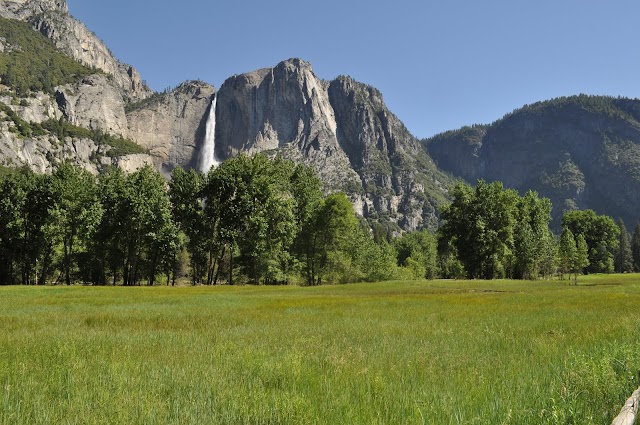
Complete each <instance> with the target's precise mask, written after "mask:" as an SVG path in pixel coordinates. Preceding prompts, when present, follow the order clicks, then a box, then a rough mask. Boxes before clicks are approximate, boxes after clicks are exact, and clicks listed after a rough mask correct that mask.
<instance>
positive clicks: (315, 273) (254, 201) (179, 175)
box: [0, 155, 396, 286]
mask: <svg viewBox="0 0 640 425" xmlns="http://www.w3.org/2000/svg"><path fill="white" fill-rule="evenodd" d="M395 263H396V257H395V251H394V249H393V247H392V246H391V245H390V244H389V243H386V242H384V243H381V244H377V243H375V242H374V240H373V238H372V237H371V235H370V231H369V230H368V227H367V226H366V224H365V223H364V222H363V221H362V220H360V219H359V218H358V217H357V216H356V214H355V213H354V210H353V207H352V205H351V203H350V201H349V199H348V198H347V197H346V195H345V194H343V193H337V194H331V195H328V196H325V195H324V194H323V191H322V185H321V182H320V180H319V179H318V177H317V176H316V175H315V173H313V172H312V171H311V170H310V169H309V168H307V167H305V166H301V165H297V166H296V165H294V164H293V163H292V162H290V161H285V160H282V159H275V160H271V159H268V158H267V157H265V156H263V155H255V156H252V157H249V156H246V155H240V156H238V157H236V158H233V159H230V160H228V161H225V162H224V163H223V164H221V165H220V166H219V167H218V168H216V169H212V170H211V171H210V172H209V173H208V174H207V175H203V174H200V173H198V172H196V171H194V170H190V171H184V170H183V169H181V168H177V169H176V170H174V172H173V175H172V178H171V180H170V181H169V182H167V181H166V180H165V179H164V178H163V177H162V175H161V174H160V173H159V172H157V171H156V170H155V169H153V168H152V167H150V166H146V167H144V168H141V169H139V170H138V171H136V172H134V173H131V174H125V173H124V172H122V171H121V170H119V169H118V168H109V169H108V170H106V171H105V172H104V173H102V174H100V175H99V176H97V177H96V176H93V175H92V174H90V173H89V172H88V171H86V170H84V169H83V168H81V167H79V166H76V165H72V164H70V163H63V164H61V165H59V166H58V167H57V168H56V169H55V170H54V171H53V172H52V173H51V174H35V173H33V172H32V171H30V170H29V169H27V168H23V169H19V170H16V171H14V172H9V173H6V174H4V175H3V176H1V177H0V284H46V283H66V284H71V283H76V282H80V283H88V284H96V285H106V284H113V285H115V284H122V285H125V286H130V285H139V284H148V285H153V284H155V283H157V282H158V280H159V279H164V280H163V281H166V283H174V282H175V281H176V279H177V278H181V277H185V276H186V277H188V278H189V279H190V281H191V283H193V284H218V283H227V284H234V283H254V284H284V283H300V284H307V285H319V284H322V283H341V282H356V281H362V280H371V281H373V280H384V279H389V278H391V277H392V274H393V273H395V268H396V266H395Z"/></svg>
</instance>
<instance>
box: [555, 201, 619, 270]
mask: <svg viewBox="0 0 640 425" xmlns="http://www.w3.org/2000/svg"><path fill="white" fill-rule="evenodd" d="M562 223H563V225H564V226H566V227H568V228H569V229H570V230H571V232H572V233H573V235H574V236H575V237H576V242H577V239H578V235H582V236H583V237H584V239H585V241H586V243H587V246H588V249H589V265H588V267H587V268H586V271H587V272H588V273H611V272H612V271H613V265H614V262H613V254H614V252H615V251H616V250H617V249H618V243H619V242H618V237H619V234H620V229H619V228H618V226H617V225H616V223H615V222H614V221H613V219H612V218H611V217H608V216H606V215H597V214H596V213H595V212H594V211H593V210H580V211H569V212H567V213H565V215H564V217H563V218H562Z"/></svg>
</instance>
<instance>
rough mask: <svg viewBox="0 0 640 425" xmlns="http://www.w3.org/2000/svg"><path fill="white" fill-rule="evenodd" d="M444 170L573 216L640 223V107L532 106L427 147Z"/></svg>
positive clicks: (567, 102) (633, 103)
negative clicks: (538, 199)
mask: <svg viewBox="0 0 640 425" xmlns="http://www.w3.org/2000/svg"><path fill="white" fill-rule="evenodd" d="M426 145H427V146H428V150H429V152H430V154H431V156H432V157H433V158H434V159H435V160H436V162H437V164H438V165H439V166H440V167H441V168H443V169H444V170H446V171H449V172H451V173H453V174H455V175H457V176H459V177H462V178H464V179H466V180H468V181H471V182H475V180H476V179H478V178H482V179H484V180H487V181H495V180H500V181H502V182H503V183H504V184H505V186H507V187H511V188H515V189H518V190H519V191H520V192H523V191H526V190H529V189H533V190H536V191H538V192H539V193H540V194H541V195H542V196H545V197H548V198H550V199H551V201H552V203H553V205H554V209H553V217H554V220H555V224H556V225H558V223H559V222H560V218H561V217H562V214H563V213H564V212H565V211H567V210H571V209H576V208H580V209H583V208H591V209H594V210H596V211H597V212H598V213H600V214H607V215H611V216H613V217H614V218H618V217H621V218H623V219H624V220H625V222H627V223H628V224H629V225H634V223H636V222H637V221H638V219H640V214H639V211H640V100H631V99H615V98H607V97H596V96H575V97H569V98H561V99H555V100H552V101H548V102H541V103H538V104H535V105H531V106H526V107H524V108H522V109H520V110H518V111H515V112H513V113H512V114H510V115H508V116H506V117H505V118H503V119H501V120H499V121H497V122H496V123H494V124H492V125H490V126H480V127H475V128H468V127H467V128H463V129H461V130H458V131H453V132H448V133H444V134H442V135H438V136H435V137H434V138H432V139H430V140H427V141H426Z"/></svg>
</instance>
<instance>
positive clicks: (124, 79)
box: [0, 0, 153, 100]
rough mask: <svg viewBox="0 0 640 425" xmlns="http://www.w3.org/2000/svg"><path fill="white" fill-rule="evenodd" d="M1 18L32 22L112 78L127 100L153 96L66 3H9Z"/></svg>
mask: <svg viewBox="0 0 640 425" xmlns="http://www.w3.org/2000/svg"><path fill="white" fill-rule="evenodd" d="M0 16H3V17H5V18H9V19H19V20H22V21H28V22H30V23H31V24H32V25H33V27H34V28H35V29H36V30H38V31H40V32H41V33H42V34H43V35H45V36H46V37H47V38H49V39H51V40H52V41H53V42H54V44H55V45H56V47H58V48H59V49H60V50H62V51H63V52H65V53H66V54H67V55H68V56H70V57H72V58H74V59H76V60H77V61H79V62H81V63H82V64H84V65H86V66H88V67H91V68H96V69H99V70H101V71H104V72H105V73H107V74H109V75H111V76H112V78H113V80H114V81H115V83H116V85H117V87H118V88H119V89H120V90H121V91H122V93H123V95H124V96H126V97H127V98H129V99H132V100H137V99H145V98H147V97H149V96H151V94H152V93H153V92H152V91H151V89H149V88H148V87H146V86H145V85H144V84H143V83H142V80H141V79H140V75H139V74H138V71H137V70H136V69H135V68H133V67H131V66H129V65H125V64H122V63H120V62H119V61H118V60H117V59H116V58H115V57H114V56H113V55H112V54H111V52H110V51H109V49H108V48H107V46H105V44H104V43H103V42H102V41H101V40H100V39H99V38H98V37H96V36H95V34H93V33H92V32H91V31H89V30H88V29H87V27H86V26H85V25H84V24H83V23H82V22H80V21H78V20H76V19H75V18H73V17H72V16H71V15H70V14H69V9H68V7H67V4H66V2H65V0H6V1H3V2H2V3H0Z"/></svg>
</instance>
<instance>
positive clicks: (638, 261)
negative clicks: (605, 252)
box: [631, 223, 640, 272]
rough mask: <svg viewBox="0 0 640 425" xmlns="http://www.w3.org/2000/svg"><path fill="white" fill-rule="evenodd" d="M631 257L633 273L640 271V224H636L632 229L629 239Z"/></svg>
mask: <svg viewBox="0 0 640 425" xmlns="http://www.w3.org/2000/svg"><path fill="white" fill-rule="evenodd" d="M631 257H632V260H633V271H634V272H638V271H640V223H638V224H636V227H635V229H633V236H632V238H631Z"/></svg>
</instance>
